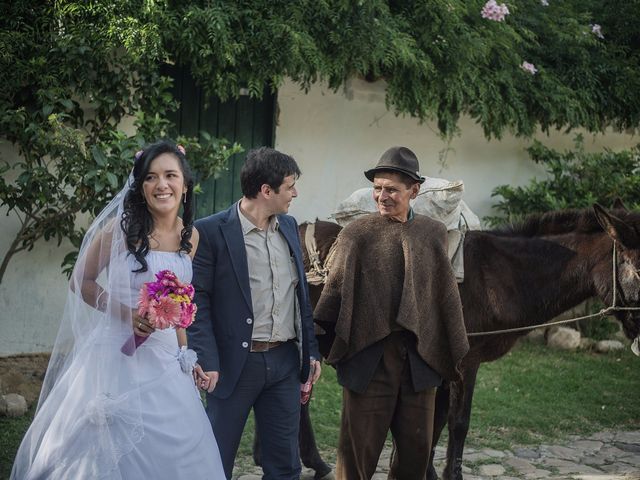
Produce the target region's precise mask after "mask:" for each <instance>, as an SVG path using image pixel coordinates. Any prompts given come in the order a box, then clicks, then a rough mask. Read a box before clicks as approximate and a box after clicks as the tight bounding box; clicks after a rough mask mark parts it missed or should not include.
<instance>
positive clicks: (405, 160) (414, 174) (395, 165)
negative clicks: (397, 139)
mask: <svg viewBox="0 0 640 480" xmlns="http://www.w3.org/2000/svg"><path fill="white" fill-rule="evenodd" d="M419 170H420V165H419V164H418V157H416V154H415V153H413V152H412V151H411V150H409V149H408V148H406V147H391V148H390V149H389V150H387V151H386V152H384V153H383V154H382V157H380V160H378V164H377V165H376V166H375V167H374V168H372V169H371V170H367V171H366V172H364V176H365V177H367V178H368V179H369V180H370V181H372V182H373V178H374V177H375V175H376V173H377V172H398V173H404V174H405V175H407V176H408V177H410V178H411V179H412V180H415V181H416V182H419V183H423V182H424V181H425V178H424V177H423V176H421V175H420V172H419Z"/></svg>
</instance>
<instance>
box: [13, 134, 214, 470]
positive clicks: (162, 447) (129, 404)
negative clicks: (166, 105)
mask: <svg viewBox="0 0 640 480" xmlns="http://www.w3.org/2000/svg"><path fill="white" fill-rule="evenodd" d="M181 207H182V208H183V218H182V219H181V218H180V217H178V213H179V210H180V208H181ZM197 245H198V232H197V230H195V229H194V228H193V177H192V174H191V172H190V169H189V166H188V164H187V161H186V158H185V155H184V149H183V148H182V147H181V146H176V145H174V144H172V143H169V142H164V141H163V142H158V143H155V144H152V145H150V146H148V147H147V148H145V149H144V150H143V151H142V152H138V154H136V160H135V164H134V167H133V173H132V175H131V176H130V177H129V181H128V182H127V185H125V187H124V188H123V190H122V191H121V192H120V193H119V194H118V195H117V196H116V197H115V198H114V199H113V200H112V201H111V202H110V203H109V205H108V206H107V207H106V208H105V209H104V210H103V211H102V212H101V213H100V215H98V217H97V218H96V220H95V221H94V222H93V224H92V225H91V227H90V228H89V230H88V231H87V234H86V236H85V238H84V241H83V243H82V247H81V249H80V254H79V257H78V261H77V263H76V265H75V268H74V271H73V274H72V277H71V281H70V285H69V289H68V292H67V301H66V304H65V309H64V313H63V316H62V324H61V326H60V331H59V332H58V336H57V339H56V343H55V346H54V349H53V352H52V355H51V360H50V362H49V366H48V368H47V374H46V377H45V380H44V384H43V388H42V392H41V394H40V400H39V402H38V408H37V411H36V415H35V418H34V419H33V422H32V424H31V426H30V428H29V430H28V431H27V433H26V435H25V437H24V438H23V440H22V444H21V445H20V449H19V450H18V453H17V455H16V460H15V463H14V465H13V470H12V473H11V479H15V480H23V479H29V480H32V479H33V480H35V479H81V478H82V479H84V478H86V479H89V478H101V479H102V478H104V479H118V480H119V479H124V480H127V479H151V478H153V479H178V478H193V479H198V480H200V479H215V480H217V479H224V472H223V468H222V463H221V461H220V454H219V452H218V446H217V444H216V440H215V438H214V436H213V432H212V430H211V424H210V423H209V420H208V418H207V416H206V414H205V411H204V409H203V407H202V404H201V402H200V395H199V393H198V390H197V388H196V386H195V385H194V379H195V380H196V382H197V383H198V386H199V387H200V388H203V389H207V388H208V387H209V378H208V377H207V376H206V375H205V374H204V373H203V372H202V369H201V368H200V367H199V366H198V365H195V366H194V362H195V358H192V357H194V356H195V354H194V353H193V352H192V351H191V350H186V342H187V339H186V334H185V331H184V329H173V328H168V329H165V330H155V331H154V329H153V327H152V326H151V324H150V323H149V321H148V320H147V319H146V318H142V317H140V316H138V314H137V313H136V311H137V309H136V305H137V301H138V292H139V291H140V288H141V287H142V285H143V284H144V283H145V282H149V281H153V280H155V273H157V272H158V271H161V270H171V271H173V272H174V273H175V274H176V275H177V277H178V279H179V280H180V281H182V282H183V283H190V282H191V276H192V270H191V259H192V257H193V255H194V254H195V251H196V248H197ZM134 334H135V335H136V336H138V337H147V338H145V341H144V342H143V343H141V344H140V345H139V346H138V347H137V349H135V351H133V353H132V352H127V353H132V354H131V355H126V354H123V353H122V351H121V349H122V347H123V345H124V344H125V343H127V342H129V344H130V343H131V342H130V340H131V338H132V335H134ZM138 343H139V342H138ZM180 347H183V348H182V349H181V348H180ZM125 351H126V349H125Z"/></svg>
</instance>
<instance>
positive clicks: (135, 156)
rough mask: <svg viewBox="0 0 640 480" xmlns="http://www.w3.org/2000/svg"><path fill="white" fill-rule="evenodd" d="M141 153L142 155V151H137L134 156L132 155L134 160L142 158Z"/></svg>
mask: <svg viewBox="0 0 640 480" xmlns="http://www.w3.org/2000/svg"><path fill="white" fill-rule="evenodd" d="M143 153H144V150H138V151H137V152H136V154H135V155H134V158H135V159H136V160H138V159H139V158H140V157H141V156H142V154H143Z"/></svg>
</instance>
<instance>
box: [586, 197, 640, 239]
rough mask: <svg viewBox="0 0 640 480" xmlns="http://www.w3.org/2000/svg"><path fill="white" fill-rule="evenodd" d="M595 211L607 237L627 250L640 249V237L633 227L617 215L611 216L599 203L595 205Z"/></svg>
mask: <svg viewBox="0 0 640 480" xmlns="http://www.w3.org/2000/svg"><path fill="white" fill-rule="evenodd" d="M593 211H594V212H595V214H596V219H597V220H598V223H600V225H601V226H602V228H603V229H604V231H605V232H606V233H607V235H609V236H610V237H611V238H612V239H613V240H616V241H617V242H619V243H620V244H621V245H622V246H624V247H626V248H638V247H640V237H639V236H638V232H636V230H635V229H634V228H633V227H631V226H630V225H628V224H626V223H625V222H624V221H623V220H621V219H620V218H618V217H616V216H615V215H612V214H610V213H609V212H607V210H606V209H605V208H604V207H602V206H601V205H598V204H597V203H596V204H594V205H593Z"/></svg>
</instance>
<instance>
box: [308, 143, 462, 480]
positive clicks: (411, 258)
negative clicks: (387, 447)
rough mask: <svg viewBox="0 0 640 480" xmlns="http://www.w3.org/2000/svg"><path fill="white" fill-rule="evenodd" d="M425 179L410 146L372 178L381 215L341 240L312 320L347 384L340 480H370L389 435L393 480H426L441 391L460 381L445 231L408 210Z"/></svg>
mask: <svg viewBox="0 0 640 480" xmlns="http://www.w3.org/2000/svg"><path fill="white" fill-rule="evenodd" d="M418 172H419V165H418V159H417V158H416V156H415V154H414V153H413V152H412V151H411V150H409V149H408V148H405V147H393V148H390V149H389V150H387V151H386V152H385V153H384V154H383V155H382V157H381V158H380V161H379V162H378V164H377V165H376V167H375V168H372V169H370V170H368V171H366V172H365V176H366V177H367V178H368V179H369V180H371V181H372V182H373V196H374V199H375V201H376V204H377V207H378V213H374V214H371V215H368V216H366V217H364V218H361V219H358V220H356V221H354V222H352V223H351V224H349V225H348V226H347V227H345V228H344V229H343V230H342V231H341V232H340V235H339V236H338V239H337V240H336V242H337V243H336V252H335V255H334V257H333V259H332V261H331V264H330V265H329V269H330V274H329V278H328V281H327V284H326V285H325V288H324V290H323V292H322V296H321V298H320V300H319V302H318V305H317V307H316V310H315V312H314V316H315V320H316V321H317V322H318V323H319V324H320V325H322V326H323V327H324V328H325V329H327V330H328V331H333V332H334V333H335V340H334V342H333V344H332V347H331V350H330V352H328V355H327V362H328V363H330V364H332V365H334V366H335V367H336V370H337V373H338V381H339V383H340V384H341V385H342V386H343V408H342V422H341V429H340V441H339V446H338V459H337V465H336V478H337V479H338V480H356V479H358V480H360V479H370V478H371V477H372V475H373V474H374V473H375V470H376V465H377V463H378V460H379V457H380V453H381V451H382V448H383V446H384V442H385V438H386V435H387V432H388V431H389V430H391V433H392V436H393V440H394V444H395V447H396V455H395V456H394V458H393V462H392V465H391V472H390V473H389V478H398V479H402V480H411V479H416V480H422V479H423V478H424V477H425V474H426V471H427V465H428V459H429V452H430V451H431V441H432V436H433V414H434V409H435V393H436V388H437V387H438V386H439V385H440V384H441V382H442V379H443V378H446V379H456V378H457V377H458V369H457V366H458V364H459V362H460V360H461V359H462V357H463V356H464V355H465V354H466V352H467V351H468V349H469V344H468V342H467V338H466V331H465V327H464V322H463V318H462V305H461V302H460V297H459V295H458V288H457V285H456V279H455V275H454V272H453V270H452V268H451V264H450V262H449V259H448V257H447V231H446V227H445V226H444V225H443V224H442V223H440V222H438V221H436V220H433V219H430V218H428V217H425V216H422V215H417V214H414V212H413V211H412V209H411V206H410V201H411V200H412V199H414V198H416V196H417V195H418V192H419V191H420V184H421V183H422V182H424V178H423V177H421V176H420V174H419V173H418Z"/></svg>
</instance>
